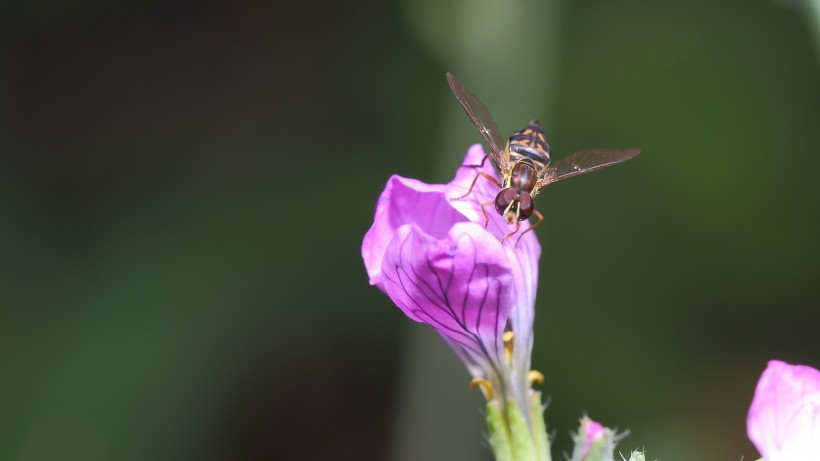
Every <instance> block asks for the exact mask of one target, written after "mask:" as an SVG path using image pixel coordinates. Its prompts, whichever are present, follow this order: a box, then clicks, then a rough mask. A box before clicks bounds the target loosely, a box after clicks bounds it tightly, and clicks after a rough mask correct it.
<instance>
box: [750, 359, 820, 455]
mask: <svg viewBox="0 0 820 461" xmlns="http://www.w3.org/2000/svg"><path fill="white" fill-rule="evenodd" d="M747 431H748V435H749V439H750V440H751V441H752V443H754V444H755V446H756V447H757V449H758V451H759V452H760V454H761V455H762V456H763V457H764V458H766V461H797V460H808V459H816V457H817V454H818V453H820V371H818V370H815V369H814V368H812V367H808V366H804V365H789V364H787V363H785V362H781V361H779V360H772V361H770V362H769V365H768V367H767V368H766V370H765V371H764V372H763V375H762V376H761V377H760V381H758V383H757V388H756V389H755V396H754V399H753V400H752V405H751V407H750V408H749V416H748V419H747Z"/></svg>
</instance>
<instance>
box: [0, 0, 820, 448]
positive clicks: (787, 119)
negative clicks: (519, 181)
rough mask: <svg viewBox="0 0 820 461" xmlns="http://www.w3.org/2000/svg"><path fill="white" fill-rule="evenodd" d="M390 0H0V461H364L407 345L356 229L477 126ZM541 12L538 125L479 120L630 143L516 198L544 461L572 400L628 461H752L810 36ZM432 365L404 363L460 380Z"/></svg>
mask: <svg viewBox="0 0 820 461" xmlns="http://www.w3.org/2000/svg"><path fill="white" fill-rule="evenodd" d="M409 3H410V0H407V1H406V2H404V3H397V2H378V1H373V0H365V1H362V2H358V3H343V2H332V1H325V2H303V3H297V2H292V3H287V4H284V3H279V4H277V3H273V4H272V3H267V2H261V1H260V2H241V3H235V4H231V5H221V4H218V3H217V2H207V1H206V2H181V1H170V2H137V1H131V2H94V1H79V2H73V3H51V2H11V3H5V4H3V6H2V7H0V26H2V27H0V38H1V39H2V40H0V51H1V52H2V55H0V58H2V67H0V69H2V72H0V82H2V85H0V89H2V93H0V98H2V99H0V101H2V106H0V151H1V152H2V155H1V156H0V213H2V214H0V216H2V221H0V223H2V226H0V257H2V260H3V264H2V266H0V267H2V274H1V277H0V351H1V352H0V373H2V375H0V378H2V379H0V459H3V460H6V459H8V460H26V461H29V460H51V459H64V460H73V459H77V460H80V459H82V460H109V459H112V460H130V459H133V460H144V459H155V460H182V459H197V460H229V459H230V460H235V459H246V460H253V459H277V460H279V459H282V460H291V459H294V460H296V459H299V460H320V459H321V460H324V459H335V460H347V459H350V460H353V459H374V460H378V459H387V458H388V457H389V454H390V453H391V444H392V443H393V442H392V441H395V440H397V438H399V437H400V435H397V434H396V433H395V429H396V428H397V427H401V426H400V424H399V423H398V421H399V420H400V419H401V415H399V414H398V413H399V412H398V411H397V408H400V407H402V405H400V403H399V402H397V399H398V397H399V396H400V395H402V394H400V393H399V392H398V391H397V389H399V388H400V387H401V383H402V382H407V381H408V377H407V376H405V375H403V374H402V370H403V369H404V368H403V364H402V360H403V358H404V357H407V353H408V352H407V348H408V347H411V345H412V344H414V342H413V341H409V338H412V337H413V334H414V332H415V331H416V330H417V329H420V328H422V327H421V326H419V325H416V324H412V323H411V322H409V321H407V320H406V319H404V318H403V317H402V316H401V315H400V314H399V312H398V310H397V309H395V308H394V307H393V306H392V305H391V303H390V302H389V300H388V299H387V298H386V297H385V296H384V295H382V294H381V293H380V292H379V291H378V290H377V289H375V288H373V287H370V286H369V285H368V284H367V277H366V274H365V271H364V268H363V265H362V263H361V258H360V253H359V252H360V244H361V238H362V236H363V235H364V233H365V232H366V230H367V228H368V227H369V225H370V220H371V217H372V210H373V206H374V203H375V200H376V197H377V195H378V194H379V192H380V191H381V188H382V187H383V185H384V183H385V181H386V180H387V178H388V177H389V175H390V174H393V173H399V174H402V175H404V176H412V177H418V178H422V179H424V180H427V181H446V180H447V179H448V178H449V177H450V175H451V173H450V172H449V171H448V168H449V169H450V170H451V169H453V168H455V166H456V165H457V164H458V162H459V158H460V156H461V155H462V154H463V151H464V150H466V148H467V147H468V146H469V145H470V144H471V143H473V142H476V141H477V140H478V136H477V135H476V134H475V133H474V132H473V131H471V129H470V126H469V124H468V123H467V122H466V118H465V119H464V122H463V124H462V125H460V129H461V130H462V131H461V132H458V133H452V132H450V130H445V129H444V127H445V124H444V120H445V118H446V117H445V114H450V115H452V114H453V113H456V112H458V110H459V109H458V107H457V105H456V102H455V99H453V98H452V96H451V95H450V94H449V90H448V88H447V86H446V83H445V80H444V72H445V71H446V70H451V71H453V72H455V73H456V74H457V75H459V77H460V78H461V79H462V81H464V82H465V83H466V84H467V85H468V86H471V85H470V82H471V81H478V80H480V79H481V78H482V76H473V75H470V74H469V73H467V74H464V73H463V72H460V71H463V69H460V68H457V67H454V66H456V64H454V63H451V62H446V60H445V59H444V58H442V57H441V56H443V55H436V54H434V53H432V52H430V51H429V49H428V48H427V47H426V46H425V45H423V44H422V43H421V41H420V40H419V38H418V37H419V34H417V33H415V32H414V31H413V27H416V26H417V25H418V24H419V21H421V22H422V23H423V22H424V21H425V20H427V19H429V21H430V24H432V26H431V27H443V29H442V31H444V32H446V30H447V26H448V24H452V21H454V20H457V18H454V19H446V18H444V19H446V20H443V18H442V17H429V18H424V17H422V18H421V20H420V19H419V18H418V17H416V18H415V19H414V20H413V21H409V20H408V19H407V14H408V11H409V10H410V8H409V7H408V4H409ZM464 5H469V3H466V2H465V3H462V8H463V7H464ZM480 7H481V5H480V4H477V5H476V8H480ZM445 10H446V8H445ZM560 14H561V17H560V19H559V20H558V21H557V22H558V23H560V24H561V27H560V31H559V35H560V41H559V43H560V46H559V47H558V50H557V56H552V57H551V59H552V60H553V61H554V62H557V63H558V65H557V66H556V67H555V68H553V69H549V73H550V81H551V82H552V85H553V87H552V88H551V90H550V91H551V92H550V94H551V95H552V96H551V99H550V104H549V107H546V106H547V105H548V104H547V101H546V98H545V101H544V103H543V104H541V106H543V114H548V115H539V114H537V113H536V114H532V113H520V114H511V115H509V116H508V115H506V114H503V115H497V119H498V121H499V124H500V125H501V128H502V131H504V132H510V131H512V130H513V129H516V128H518V127H519V126H520V125H522V124H523V123H524V122H526V121H527V120H529V119H530V118H533V117H542V118H544V119H545V120H548V122H547V126H546V129H547V133H548V135H549V136H550V140H551V144H552V146H553V150H554V152H555V153H556V156H558V157H560V156H562V155H565V154H567V153H569V152H572V151H574V150H580V149H583V148H588V147H598V146H601V147H603V146H609V147H630V146H637V147H640V148H641V149H642V151H643V153H642V155H641V156H640V157H639V158H638V159H636V160H635V161H633V162H629V163H628V164H625V165H623V166H618V167H617V168H613V169H611V170H607V171H605V172H600V173H596V174H594V175H591V176H588V177H583V178H578V179H574V180H573V181H572V182H567V183H562V184H560V185H556V186H554V187H552V188H550V190H548V191H545V192H544V193H543V194H542V195H541V196H539V199H538V206H539V208H540V209H541V210H542V211H543V212H544V214H545V215H546V216H547V222H546V223H545V224H544V225H543V226H542V227H541V228H539V230H538V234H539V238H540V240H541V242H542V245H543V247H544V252H543V256H542V260H541V272H542V274H541V280H540V286H539V300H538V315H537V323H536V349H535V352H534V367H536V368H538V369H539V370H541V371H542V372H543V373H544V374H545V375H546V376H547V381H546V383H545V384H544V386H543V389H544V391H545V393H547V394H549V395H551V396H552V403H551V405H550V407H549V409H548V410H547V419H548V421H549V423H550V425H551V426H552V427H553V428H555V429H556V430H557V432H556V437H557V438H556V442H555V443H556V449H557V450H556V451H560V450H568V445H567V443H568V439H569V437H568V436H567V433H568V431H569V430H570V429H573V428H574V427H575V426H576V424H577V418H578V417H579V416H580V415H581V414H582V413H583V412H585V411H586V412H588V413H589V414H590V416H592V417H593V418H595V419H598V420H600V421H602V422H603V423H605V424H607V425H610V426H618V427H620V428H629V429H630V430H631V435H630V436H629V438H627V439H626V440H625V441H624V442H623V443H622V445H621V447H622V449H624V450H629V449H631V448H634V447H644V448H646V449H647V450H649V455H650V457H651V458H653V459H655V458H657V459H661V460H675V459H695V457H697V459H732V460H735V459H740V457H741V456H743V457H744V459H754V458H756V456H757V453H756V452H755V451H754V448H753V447H752V446H751V444H750V443H749V442H748V441H747V440H746V437H745V412H746V409H747V407H748V404H749V402H750V400H751V396H752V393H753V389H754V385H755V383H756V380H757V377H758V376H759V373H760V372H761V371H762V369H763V367H764V366H765V363H766V361H767V360H769V359H771V358H780V359H783V360H786V361H790V362H799V363H805V364H809V365H813V366H815V367H820V341H819V340H818V325H820V313H818V300H819V299H820V290H819V289H818V275H820V274H819V273H820V271H819V270H818V269H820V268H819V267H818V261H820V245H818V243H817V237H818V235H820V219H818V211H820V210H818V192H820V185H818V181H817V179H816V176H817V174H818V170H819V169H820V66H818V59H817V57H818V55H819V54H818V50H817V49H816V47H815V46H814V45H813V41H812V34H811V27H810V25H809V23H808V21H806V19H805V18H804V17H803V16H801V14H800V10H799V9H798V8H793V7H789V6H787V5H784V4H779V3H774V2H769V1H765V0H754V1H741V0H727V1H723V2H713V1H707V0H697V1H691V2H685V3H679V2H655V1H651V0H619V1H613V2H604V1H598V0H583V1H574V2H567V4H565V5H564V6H563V8H562V9H560ZM553 20H555V18H553ZM411 24H415V26H413V25H411ZM487 27H488V28H489V27H492V24H487ZM510 33H515V31H514V30H511V31H510ZM445 35H446V34H445ZM547 45H549V44H545V43H532V44H531V52H530V53H529V56H530V57H531V59H532V60H533V61H538V60H539V59H541V56H540V53H541V51H540V50H542V48H546V47H547ZM487 52H488V53H493V52H494V51H493V50H488V51H487ZM495 59H497V60H498V63H499V66H501V68H505V67H506V68H508V69H509V72H510V73H515V72H527V69H528V63H527V62H522V61H516V62H509V60H505V55H498V56H496V57H495ZM483 84H485V85H486V82H485V83H483ZM471 87H472V86H471ZM493 88H495V90H493ZM475 91H476V93H478V94H479V95H480V96H481V98H482V99H483V100H484V101H485V102H486V103H487V104H488V106H490V107H491V108H492V107H494V106H498V105H500V104H501V102H503V101H510V99H511V98H521V99H524V98H527V92H526V91H522V89H521V88H511V87H509V86H508V85H507V84H505V82H504V81H503V80H500V81H498V82H496V84H494V85H491V86H487V87H486V89H485V88H481V90H480V91H479V90H478V89H476V90H475ZM531 103H532V101H530V104H531ZM448 116H449V115H448ZM445 131H447V132H445ZM445 138H447V139H451V140H452V139H457V140H459V142H458V143H457V145H458V146H459V147H458V150H457V151H455V152H449V151H447V152H444V151H442V149H441V147H440V146H441V145H443V144H445V142H447V141H444V139H445ZM449 142H452V141H449ZM408 332H409V333H408ZM438 353H439V354H448V353H449V352H448V351H447V350H446V348H445V346H444V345H443V344H441V345H439V351H438ZM456 366H458V365H456ZM452 376H455V378H453V377H452ZM452 376H440V377H437V376H432V377H430V379H431V380H436V379H441V380H442V382H441V388H442V389H458V392H459V393H465V394H469V393H470V392H471V391H470V390H469V388H468V387H467V382H468V376H467V373H466V372H465V371H463V370H461V369H459V370H457V371H455V372H454V373H453V374H452ZM454 379H455V380H456V381H457V382H455V383H454V381H453V380H454ZM448 392H449V391H448ZM473 392H474V391H473ZM442 397H443V398H442ZM451 397H452V398H459V397H458V396H456V395H453V396H450V395H445V396H435V398H437V399H442V400H443V401H444V402H445V405H443V406H441V408H440V412H442V413H448V412H449V411H451V409H448V407H447V405H446V402H447V399H449V398H451ZM470 398H474V399H475V400H474V406H475V408H476V411H474V412H469V413H466V414H463V415H457V416H456V418H461V419H462V420H463V421H464V424H470V425H476V426H477V427H480V424H481V416H480V414H479V411H478V410H479V409H480V406H481V399H480V398H479V397H477V396H475V395H474V394H473V395H472V396H471V397H470ZM433 419H435V418H431V420H433ZM431 424H432V422H431ZM440 436H441V437H442V438H443V439H445V440H447V431H446V429H444V430H443V431H441V432H440ZM417 443H418V444H419V445H424V444H425V443H427V441H425V440H419V441H417ZM480 443H482V442H481V435H480V434H479V433H478V432H476V433H475V434H474V438H473V439H468V440H453V441H452V450H454V452H456V453H458V452H459V446H460V445H459V444H466V445H469V446H475V445H477V444H480ZM484 455H485V459H489V452H488V451H486V450H485V451H484ZM556 456H560V454H558V453H557V452H556ZM431 459H432V458H431ZM435 459H453V458H450V457H447V456H445V455H443V454H442V455H441V456H440V457H439V458H435Z"/></svg>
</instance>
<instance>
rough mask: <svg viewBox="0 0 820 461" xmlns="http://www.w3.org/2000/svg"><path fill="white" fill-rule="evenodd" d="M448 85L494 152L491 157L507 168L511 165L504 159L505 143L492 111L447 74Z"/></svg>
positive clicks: (453, 77)
mask: <svg viewBox="0 0 820 461" xmlns="http://www.w3.org/2000/svg"><path fill="white" fill-rule="evenodd" d="M447 83H449V84H450V89H451V90H453V94H455V95H456V99H458V102H459V103H460V104H461V108H462V109H464V112H465V113H466V114H467V116H468V117H470V121H471V122H473V125H475V128H476V130H478V132H479V133H480V134H481V137H482V138H484V141H485V142H486V143H487V147H488V148H489V149H490V150H491V151H492V152H490V153H489V155H490V157H492V159H493V160H495V162H496V163H497V164H498V165H499V166H500V167H502V168H506V167H507V165H508V164H509V159H506V158H502V157H501V156H502V153H503V152H504V143H503V142H502V141H501V135H500V134H499V132H498V126H497V125H496V124H495V120H494V119H493V116H492V115H490V111H489V110H488V109H487V107H485V106H484V104H482V103H481V101H479V100H478V98H476V97H475V96H473V94H472V93H470V91H469V90H467V88H465V87H464V85H462V84H461V82H459V81H458V79H456V77H455V76H454V75H453V74H451V73H449V72H447Z"/></svg>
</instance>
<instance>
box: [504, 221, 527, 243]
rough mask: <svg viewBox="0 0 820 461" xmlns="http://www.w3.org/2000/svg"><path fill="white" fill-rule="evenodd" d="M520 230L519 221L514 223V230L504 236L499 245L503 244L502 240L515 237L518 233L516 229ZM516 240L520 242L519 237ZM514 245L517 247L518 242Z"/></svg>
mask: <svg viewBox="0 0 820 461" xmlns="http://www.w3.org/2000/svg"><path fill="white" fill-rule="evenodd" d="M520 228H521V221H516V222H515V230H514V231H512V232H510V233H509V234H507V235H505V236H504V238H502V239H501V243H504V240H507V239H508V238H510V237H512V236H513V235H515V233H516V232H518V229H520ZM527 230H529V229H527ZM524 232H527V231H524ZM518 240H521V237H519V238H518ZM515 244H516V245H518V241H516V242H515Z"/></svg>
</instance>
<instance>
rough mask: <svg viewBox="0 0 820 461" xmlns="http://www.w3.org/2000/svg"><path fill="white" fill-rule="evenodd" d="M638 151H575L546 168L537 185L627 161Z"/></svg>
mask: <svg viewBox="0 0 820 461" xmlns="http://www.w3.org/2000/svg"><path fill="white" fill-rule="evenodd" d="M640 153H641V150H640V149H593V150H585V151H583V152H576V153H574V154H572V155H570V156H569V157H565V158H562V159H561V160H558V161H557V162H556V163H555V165H553V166H550V167H549V168H547V172H546V173H545V174H544V179H542V180H541V182H540V183H539V185H540V187H544V186H546V185H548V184H552V183H554V182H558V181H561V180H564V179H567V178H571V177H573V176H578V175H579V174H586V173H589V172H591V171H595V170H600V169H601V168H606V167H608V166H610V165H614V164H616V163H621V162H624V161H627V160H629V159H631V158H633V157H635V156H636V155H638V154H640Z"/></svg>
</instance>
